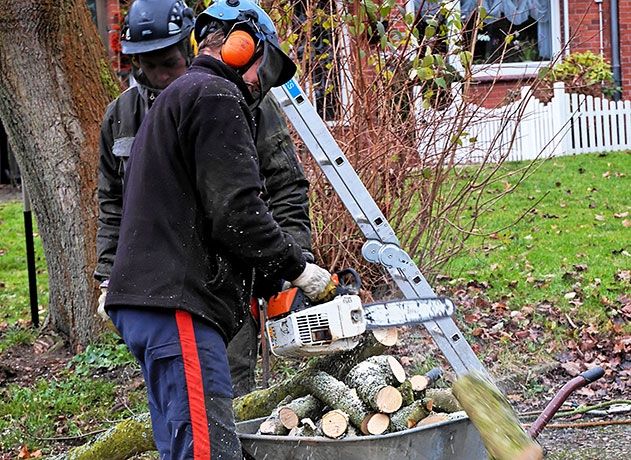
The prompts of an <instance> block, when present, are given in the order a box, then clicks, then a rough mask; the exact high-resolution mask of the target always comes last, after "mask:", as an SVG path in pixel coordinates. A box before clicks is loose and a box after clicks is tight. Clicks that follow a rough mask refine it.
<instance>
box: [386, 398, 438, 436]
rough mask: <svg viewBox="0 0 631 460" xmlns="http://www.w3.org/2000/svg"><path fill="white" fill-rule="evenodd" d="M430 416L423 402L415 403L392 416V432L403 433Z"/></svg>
mask: <svg viewBox="0 0 631 460" xmlns="http://www.w3.org/2000/svg"><path fill="white" fill-rule="evenodd" d="M428 415H429V411H428V410H427V408H426V407H425V404H424V403H423V401H420V400H419V401H414V402H413V403H412V404H410V405H409V406H405V407H402V408H401V409H399V410H398V411H396V412H395V413H394V414H392V415H391V416H390V431H403V430H407V429H409V428H413V427H415V426H416V424H417V423H418V422H419V420H421V419H423V418H425V417H427V416H428Z"/></svg>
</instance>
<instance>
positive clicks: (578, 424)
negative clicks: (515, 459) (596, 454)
mask: <svg viewBox="0 0 631 460" xmlns="http://www.w3.org/2000/svg"><path fill="white" fill-rule="evenodd" d="M531 425H532V423H526V424H524V426H525V427H526V428H530V426H531ZM607 425H631V419H626V420H594V421H592V422H573V423H550V424H548V425H546V426H545V429H546V430H547V429H549V428H592V427H595V426H607Z"/></svg>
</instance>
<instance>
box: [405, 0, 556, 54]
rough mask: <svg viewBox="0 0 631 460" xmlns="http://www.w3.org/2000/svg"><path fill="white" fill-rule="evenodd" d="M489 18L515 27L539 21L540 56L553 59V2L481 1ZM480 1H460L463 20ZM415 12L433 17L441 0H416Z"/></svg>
mask: <svg viewBox="0 0 631 460" xmlns="http://www.w3.org/2000/svg"><path fill="white" fill-rule="evenodd" d="M481 1H482V6H483V7H484V8H485V9H486V11H487V13H488V14H489V17H488V18H487V19H486V21H485V22H493V21H494V20H495V19H497V18H500V17H502V16H505V17H506V19H508V20H509V21H510V22H512V23H513V24H515V25H517V26H518V25H520V24H523V23H524V22H525V21H526V20H527V19H528V16H530V17H532V18H533V19H535V20H536V21H537V46H538V47H539V55H540V56H541V57H542V58H544V59H551V58H552V25H551V24H550V2H551V0H481ZM479 2H480V0H460V12H461V16H462V18H467V17H468V16H470V15H471V14H472V13H473V12H474V11H475V10H476V8H477V7H478V4H479ZM414 7H415V11H419V10H420V11H421V12H422V14H423V15H424V16H433V15H434V14H436V13H437V12H438V10H439V9H440V1H439V0H414Z"/></svg>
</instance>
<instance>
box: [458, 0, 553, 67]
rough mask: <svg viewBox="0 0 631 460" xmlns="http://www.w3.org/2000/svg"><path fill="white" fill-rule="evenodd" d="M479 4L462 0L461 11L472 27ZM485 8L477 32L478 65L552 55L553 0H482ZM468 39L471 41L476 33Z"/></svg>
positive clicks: (471, 0)
mask: <svg viewBox="0 0 631 460" xmlns="http://www.w3.org/2000/svg"><path fill="white" fill-rule="evenodd" d="M478 4H479V1H478V0H460V14H461V17H462V21H463V23H465V24H467V25H469V27H467V29H468V30H471V28H472V26H473V24H474V22H475V20H476V10H477V8H478ZM482 7H483V8H484V9H485V10H486V13H487V15H488V16H487V17H486V18H485V19H484V25H483V26H482V29H481V30H479V31H478V34H477V40H476V44H475V53H474V57H473V59H474V63H475V64H496V63H500V62H531V61H549V60H550V59H551V58H552V31H551V22H550V19H551V8H550V0H482ZM507 37H510V38H509V39H507ZM467 38H468V40H469V41H470V40H471V39H472V38H473V34H472V33H469V34H468V37H467Z"/></svg>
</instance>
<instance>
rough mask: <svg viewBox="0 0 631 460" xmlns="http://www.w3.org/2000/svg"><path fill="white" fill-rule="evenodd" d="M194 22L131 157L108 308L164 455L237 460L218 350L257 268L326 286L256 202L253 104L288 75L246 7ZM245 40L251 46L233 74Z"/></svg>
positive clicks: (317, 289) (316, 287)
mask: <svg viewBox="0 0 631 460" xmlns="http://www.w3.org/2000/svg"><path fill="white" fill-rule="evenodd" d="M200 18H201V20H200ZM200 18H198V22H197V25H196V35H198V37H199V38H200V41H201V43H200V50H201V53H202V55H201V56H199V57H198V58H196V59H195V61H194V62H193V64H192V66H191V68H190V69H189V70H188V71H187V73H186V74H185V75H184V76H182V77H180V78H178V79H177V80H176V81H174V82H173V83H172V84H170V85H169V86H168V87H167V88H166V89H165V90H164V91H163V92H162V93H161V94H160V96H159V97H158V98H157V99H156V101H155V103H154V106H153V108H152V109H151V110H150V111H149V112H148V113H147V116H146V117H145V119H144V120H143V123H142V125H141V127H140V129H139V131H138V134H137V135H136V139H135V141H134V144H133V147H132V152H131V155H130V160H129V162H128V169H127V173H126V174H127V175H126V181H125V190H124V207H123V216H122V222H121V230H120V238H119V242H118V249H117V257H116V260H115V262H114V267H113V269H112V274H111V275H112V276H111V279H110V284H109V291H108V294H107V298H106V309H107V311H108V314H109V315H110V317H111V318H112V321H113V322H114V324H115V326H116V327H117V329H118V330H119V331H120V333H121V335H122V337H123V339H124V340H125V343H126V344H127V345H128V347H129V348H130V350H131V351H132V353H133V354H134V356H135V357H136V359H137V360H138V361H139V362H140V364H141V368H142V370H143V374H144V377H145V381H146V384H147V392H148V396H149V402H150V410H151V417H152V425H153V430H154V437H155V441H156V446H157V447H158V450H159V451H160V454H161V457H162V458H165V459H173V458H178V459H180V458H181V459H184V458H187V459H188V458H195V459H208V458H213V459H219V458H221V459H236V458H239V457H240V448H239V441H238V437H237V436H236V432H235V426H234V417H233V412H232V401H231V396H232V391H231V385H230V375H229V371H228V362H227V355H226V349H225V343H227V342H228V341H229V340H230V339H231V338H232V337H233V336H234V334H235V332H236V331H237V330H238V329H239V326H240V323H241V322H242V321H243V318H244V317H245V315H246V314H247V311H246V310H247V304H248V299H249V297H250V295H251V283H252V276H251V273H252V267H255V268H256V269H258V270H259V271H261V272H262V273H264V274H265V275H266V276H268V277H269V278H270V279H285V280H290V281H291V283H292V284H293V285H294V286H297V287H299V288H301V289H302V290H303V291H304V293H305V294H306V295H307V296H308V297H309V298H310V299H312V300H314V301H317V300H322V299H323V298H324V297H325V296H326V294H327V293H328V292H330V291H329V290H330V289H331V285H332V283H331V275H330V273H329V272H327V271H326V270H324V269H322V268H320V267H318V266H317V265H314V264H312V263H308V262H306V260H305V256H304V255H303V253H302V249H301V248H300V246H299V245H298V244H297V243H296V242H295V240H294V239H293V238H292V237H291V236H290V235H289V233H286V232H285V231H284V230H282V229H281V227H279V225H278V224H277V222H276V221H275V220H274V218H273V217H272V215H271V213H270V212H269V209H268V207H267V206H266V204H265V202H264V201H263V200H262V199H261V197H260V195H261V191H262V189H263V183H262V181H261V179H260V169H259V161H258V158H257V153H256V148H255V145H254V131H255V125H254V121H253V118H252V113H251V110H250V106H251V105H252V104H253V103H254V102H255V100H254V99H255V98H254V96H253V95H256V96H257V97H259V98H261V97H263V96H264V95H265V94H266V93H267V92H268V91H269V89H270V88H271V87H272V86H278V85H280V84H283V83H285V82H286V81H288V80H289V79H290V78H291V76H292V75H293V74H294V72H295V69H296V68H295V65H294V64H293V63H292V62H291V60H290V59H289V57H288V56H287V55H285V54H284V53H283V52H282V51H281V49H280V46H279V44H278V39H277V36H276V32H275V28H274V25H273V24H272V22H271V20H270V18H269V16H267V14H266V13H265V12H264V11H263V10H262V9H261V8H260V7H259V6H258V5H257V4H255V3H253V2H252V1H251V0H219V1H216V2H215V3H213V5H212V6H210V7H209V8H208V9H207V10H206V11H205V12H204V13H202V16H201V17H200ZM238 32H239V34H237V33H238ZM241 32H245V35H246V38H248V37H249V40H250V41H251V43H249V44H248V43H245V47H244V48H243V49H244V53H245V54H244V56H245V57H243V58H242V59H241V60H238V62H240V64H239V65H237V64H235V61H233V60H232V59H229V56H233V55H234V54H235V53H233V51H234V48H233V42H234V40H233V37H236V38H239V40H242V39H243V33H241ZM237 35H238V37H237ZM201 39H203V40H201ZM239 40H237V42H238V41H239ZM236 46H237V48H236V49H239V46H240V45H239V43H236ZM246 52H247V53H246ZM226 63H229V64H230V65H232V66H235V67H231V66H229V65H227V64H226Z"/></svg>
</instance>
